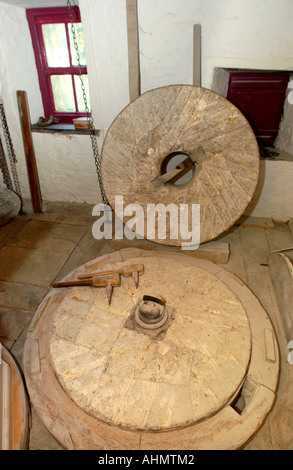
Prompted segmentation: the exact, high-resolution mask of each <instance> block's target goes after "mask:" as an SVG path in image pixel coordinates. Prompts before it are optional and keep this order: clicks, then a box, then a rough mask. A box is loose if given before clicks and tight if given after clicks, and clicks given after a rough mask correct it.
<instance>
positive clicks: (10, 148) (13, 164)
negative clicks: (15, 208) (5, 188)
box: [0, 100, 21, 198]
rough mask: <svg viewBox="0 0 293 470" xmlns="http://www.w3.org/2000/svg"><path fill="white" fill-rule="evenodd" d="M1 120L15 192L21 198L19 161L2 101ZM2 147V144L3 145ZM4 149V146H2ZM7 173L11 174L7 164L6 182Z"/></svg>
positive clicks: (0, 104)
mask: <svg viewBox="0 0 293 470" xmlns="http://www.w3.org/2000/svg"><path fill="white" fill-rule="evenodd" d="M0 120H1V123H2V127H3V133H4V138H5V143H6V148H7V153H8V158H9V163H10V169H11V173H12V178H13V183H14V191H15V192H16V194H17V195H18V196H19V197H20V198H21V190H20V185H19V180H18V175H17V170H16V163H17V160H16V156H15V152H14V148H13V144H12V141H11V137H10V132H9V128H8V124H7V120H6V115H5V110H4V104H3V102H2V100H0ZM1 146H2V143H1ZM2 149H3V146H2ZM2 158H3V157H2V155H1V159H2ZM2 164H3V160H2ZM4 167H5V164H4ZM2 171H3V170H2ZM7 171H8V174H9V169H8V165H7V163H6V168H4V173H5V174H4V173H3V178H4V181H5V179H6V180H7V181H8V175H7ZM9 179H10V175H9ZM10 181H11V180H10ZM5 184H7V183H5ZM9 189H10V188H9Z"/></svg>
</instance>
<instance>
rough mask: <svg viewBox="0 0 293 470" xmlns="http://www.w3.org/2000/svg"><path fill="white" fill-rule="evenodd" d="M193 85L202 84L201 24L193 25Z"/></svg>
mask: <svg viewBox="0 0 293 470" xmlns="http://www.w3.org/2000/svg"><path fill="white" fill-rule="evenodd" d="M193 85H194V86H201V25H200V24H195V25H194V26H193Z"/></svg>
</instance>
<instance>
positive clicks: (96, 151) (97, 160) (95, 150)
mask: <svg viewBox="0 0 293 470" xmlns="http://www.w3.org/2000/svg"><path fill="white" fill-rule="evenodd" d="M67 7H68V11H69V17H70V22H71V33H72V38H73V44H74V48H75V52H76V60H77V64H78V65H77V67H78V71H79V79H80V84H81V90H82V96H83V101H84V107H85V112H86V116H87V121H88V125H89V129H90V138H91V144H92V150H93V156H94V160H95V165H96V171H97V175H98V181H99V186H100V191H101V196H102V201H103V204H107V200H106V196H105V192H104V187H103V182H102V176H101V157H100V155H99V149H98V144H97V139H96V133H95V127H94V123H93V118H92V116H91V114H90V110H89V107H88V101H87V96H86V91H85V84H84V80H83V76H82V69H81V63H80V53H79V48H78V42H77V37H76V31H75V27H74V17H73V11H72V5H71V2H70V0H68V1H67Z"/></svg>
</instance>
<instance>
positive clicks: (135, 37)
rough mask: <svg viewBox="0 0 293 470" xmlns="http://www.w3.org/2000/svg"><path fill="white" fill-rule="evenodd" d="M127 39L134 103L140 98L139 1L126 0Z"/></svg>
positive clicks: (132, 99)
mask: <svg viewBox="0 0 293 470" xmlns="http://www.w3.org/2000/svg"><path fill="white" fill-rule="evenodd" d="M126 17H127V37H128V74H129V99H130V102H132V101H134V100H135V99H136V98H138V97H139V96H140V93H141V83H140V60H139V30H138V12H137V0H126Z"/></svg>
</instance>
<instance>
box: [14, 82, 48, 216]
mask: <svg viewBox="0 0 293 470" xmlns="http://www.w3.org/2000/svg"><path fill="white" fill-rule="evenodd" d="M16 94H17V103H18V111H19V117H20V123H21V130H22V139H23V146H24V152H25V158H26V166H27V173H28V180H29V186H30V193H31V198H32V205H33V211H34V212H35V213H36V212H42V195H41V189H40V182H39V176H38V169H37V162H36V156H35V151H34V145H33V139H32V133H31V126H30V116H29V108H28V102H27V94H26V92H25V91H20V90H18V91H17V92H16Z"/></svg>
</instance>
